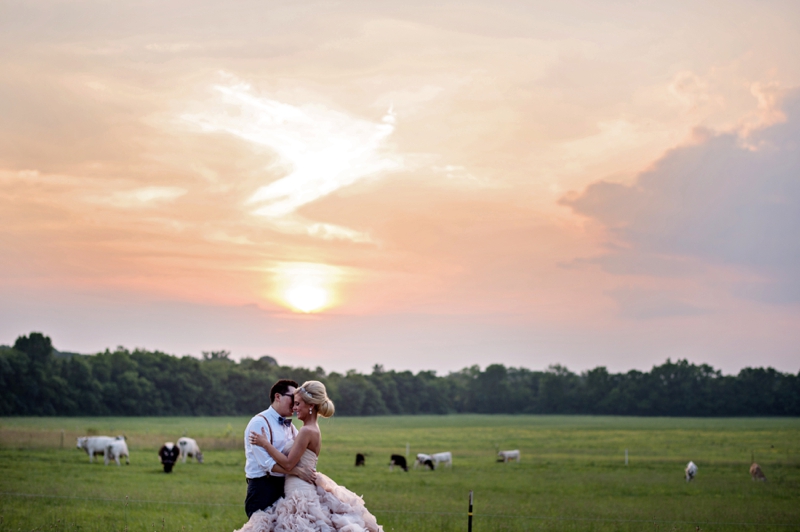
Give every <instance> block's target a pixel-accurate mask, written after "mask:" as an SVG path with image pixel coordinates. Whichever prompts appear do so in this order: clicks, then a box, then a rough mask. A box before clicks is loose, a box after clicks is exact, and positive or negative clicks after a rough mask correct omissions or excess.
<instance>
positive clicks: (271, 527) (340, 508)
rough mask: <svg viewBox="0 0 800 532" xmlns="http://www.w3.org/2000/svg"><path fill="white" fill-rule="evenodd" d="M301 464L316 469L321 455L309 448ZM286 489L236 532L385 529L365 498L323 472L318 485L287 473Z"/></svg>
mask: <svg viewBox="0 0 800 532" xmlns="http://www.w3.org/2000/svg"><path fill="white" fill-rule="evenodd" d="M287 451H288V449H287ZM299 465H303V466H307V467H310V468H311V469H315V468H316V466H317V455H316V454H314V452H313V451H311V450H309V449H306V450H305V452H303V456H302V457H301V458H300V463H299ZM283 490H284V497H283V498H282V499H279V500H278V502H276V503H275V504H273V505H272V506H270V507H269V508H267V510H266V511H264V512H261V511H258V512H255V513H254V514H253V515H252V516H250V520H249V521H248V522H247V523H246V524H245V525H244V526H243V527H242V528H241V529H239V530H238V531H236V532H284V531H285V532H305V531H309V532H311V531H313V532H334V531H339V532H366V531H369V532H383V527H382V526H380V525H378V522H377V521H376V520H375V517H374V516H373V515H372V514H371V513H369V511H368V510H367V508H366V506H364V500H363V499H362V498H361V497H359V496H358V495H356V494H355V493H353V492H352V491H350V490H348V489H347V488H345V487H344V486H339V485H338V484H336V482H334V481H333V480H331V479H330V478H328V477H327V476H325V475H323V474H322V473H319V472H318V473H317V483H316V485H314V484H309V483H308V482H305V481H303V480H300V479H299V478H297V477H295V476H291V475H287V476H286V484H285V486H284V488H283Z"/></svg>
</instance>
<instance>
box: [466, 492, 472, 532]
mask: <svg viewBox="0 0 800 532" xmlns="http://www.w3.org/2000/svg"><path fill="white" fill-rule="evenodd" d="M467 532H472V490H469V513H468V514H467Z"/></svg>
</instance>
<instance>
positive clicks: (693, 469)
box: [684, 462, 697, 482]
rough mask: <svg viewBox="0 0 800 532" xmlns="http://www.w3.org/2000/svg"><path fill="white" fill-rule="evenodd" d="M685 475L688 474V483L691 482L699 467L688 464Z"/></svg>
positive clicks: (691, 463)
mask: <svg viewBox="0 0 800 532" xmlns="http://www.w3.org/2000/svg"><path fill="white" fill-rule="evenodd" d="M684 473H686V482H689V481H690V480H692V479H693V478H694V477H695V475H697V466H696V465H694V462H689V463H688V464H686V471H684Z"/></svg>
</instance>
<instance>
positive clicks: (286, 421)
mask: <svg viewBox="0 0 800 532" xmlns="http://www.w3.org/2000/svg"><path fill="white" fill-rule="evenodd" d="M278 423H280V424H281V425H283V426H284V427H288V426H289V425H291V424H292V420H291V419H286V418H285V417H283V416H278Z"/></svg>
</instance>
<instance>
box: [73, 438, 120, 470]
mask: <svg viewBox="0 0 800 532" xmlns="http://www.w3.org/2000/svg"><path fill="white" fill-rule="evenodd" d="M115 440H122V441H125V436H117V437H116V438H112V437H111V436H84V437H82V438H78V447H77V448H78V449H83V450H84V451H86V454H88V455H89V463H90V464H91V463H92V462H94V457H95V456H98V455H101V454H102V455H103V456H105V455H106V449H107V448H108V446H109V445H111V443H112V442H114V441H115Z"/></svg>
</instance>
